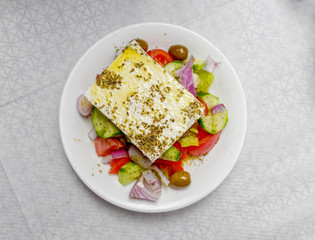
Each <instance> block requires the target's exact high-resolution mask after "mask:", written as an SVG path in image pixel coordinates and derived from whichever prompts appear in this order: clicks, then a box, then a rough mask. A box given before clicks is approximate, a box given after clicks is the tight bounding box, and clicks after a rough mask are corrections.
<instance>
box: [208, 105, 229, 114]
mask: <svg viewBox="0 0 315 240" xmlns="http://www.w3.org/2000/svg"><path fill="white" fill-rule="evenodd" d="M225 110H226V107H225V106H224V105H223V104H222V103H220V104H217V105H215V106H214V107H212V108H211V113H212V114H216V113H219V112H223V111H225Z"/></svg>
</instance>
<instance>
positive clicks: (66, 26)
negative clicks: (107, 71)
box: [0, 0, 315, 240]
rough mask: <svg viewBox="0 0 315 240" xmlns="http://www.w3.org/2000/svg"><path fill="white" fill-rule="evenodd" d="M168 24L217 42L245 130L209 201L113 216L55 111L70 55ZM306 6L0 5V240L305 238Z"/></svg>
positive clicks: (310, 12)
mask: <svg viewBox="0 0 315 240" xmlns="http://www.w3.org/2000/svg"><path fill="white" fill-rule="evenodd" d="M141 22H167V23H173V24H177V25H180V26H184V27H186V28H188V29H191V30H193V31H195V32H197V33H199V34H201V35H203V36H204V37H206V38H207V39H209V40H210V41H211V42H212V43H213V44H214V45H216V46H217V47H218V48H219V49H220V50H221V51H222V52H223V53H224V54H225V55H226V56H227V57H228V58H229V60H230V61H231V63H232V65H233V66H234V67H235V69H236V71H237V73H238V75H239V77H240V80H241V82H242V85H243V88H244V92H245V95H246V100H247V107H248V130H247V135H246V140H245V144H244V148H243V150H242V153H241V155H240V158H239V160H238V162H237V164H236V166H235V167H234V169H233V171H232V172H231V174H230V175H229V176H228V178H227V179H226V180H225V181H224V183H223V184H221V185H220V186H219V187H218V188H217V189H216V190H215V191H214V192H213V193H212V194H210V195H209V196H207V197H206V198H204V199H203V200H201V201H200V202H198V203H196V204H194V205H192V206H189V207H187V208H184V209H181V210H178V211H174V212H170V213H163V214H140V213H134V212H130V211H127V210H123V209H120V208H118V207H115V206H113V205H111V204H109V203H107V202H106V201H104V200H102V199H100V198H99V197H97V196H96V195H95V194H94V193H92V192H91V191H90V190H89V189H88V188H87V187H86V186H85V185H84V184H83V183H82V182H81V181H80V180H79V178H78V177H77V176H76V174H75V173H74V171H73V170H72V168H71V166H70V164H69V163H68V161H67V158H66V156H65V153H64V151H63V148H62V145H61V141H60V137H59V130H58V110H59V109H58V108H59V101H60V96H61V92H62V89H63V86H64V84H65V82H66V79H67V76H68V75H69V73H70V71H71V69H72V67H73V66H74V64H75V63H76V62H77V61H78V59H79V58H80V56H81V55H82V54H83V53H84V52H85V51H86V50H87V49H88V48H89V47H90V46H91V45H92V44H93V43H95V42H96V41H97V40H99V39H100V38H101V37H103V36H105V35H106V34H108V33H110V32H111V31H113V30H116V29H118V28H120V27H123V26H126V25H130V24H134V23H141ZM314 76H315V1H313V0H266V1H265V0H264V1H263V0H261V1H254V0H246V1H245V0H244V1H243V0H234V1H232V0H212V1H166V0H159V1H145V0H142V1H113V0H106V1H96V0H91V1H87V0H80V1H75V0H70V1H37V0H26V1H10V0H0V110H1V117H0V136H1V137H0V146H1V147H0V163H1V165H0V179H1V181H0V194H1V201H0V209H1V214H0V239H77V240H79V239H138V240H140V239H183V240H184V239H315V164H314V159H315V134H314V133H315V107H314V105H315V94H314V91H315V81H314Z"/></svg>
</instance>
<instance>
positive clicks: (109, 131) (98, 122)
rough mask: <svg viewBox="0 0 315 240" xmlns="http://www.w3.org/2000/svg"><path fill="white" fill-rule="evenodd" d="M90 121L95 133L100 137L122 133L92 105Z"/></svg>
mask: <svg viewBox="0 0 315 240" xmlns="http://www.w3.org/2000/svg"><path fill="white" fill-rule="evenodd" d="M91 118H92V122H93V125H94V128H95V131H96V133H97V135H98V136H99V137H101V138H109V137H113V136H117V135H120V134H121V135H122V132H121V131H120V130H119V128H118V127H116V125H115V124H114V123H112V122H111V121H110V120H109V119H108V118H107V117H106V116H105V115H104V114H103V113H102V112H101V111H100V110H98V109H97V108H96V107H93V109H92V113H91Z"/></svg>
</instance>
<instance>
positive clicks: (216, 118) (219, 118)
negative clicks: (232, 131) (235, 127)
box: [198, 109, 228, 134]
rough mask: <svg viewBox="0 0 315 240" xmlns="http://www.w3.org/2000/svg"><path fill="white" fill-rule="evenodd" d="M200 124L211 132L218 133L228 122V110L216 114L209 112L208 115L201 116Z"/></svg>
mask: <svg viewBox="0 0 315 240" xmlns="http://www.w3.org/2000/svg"><path fill="white" fill-rule="evenodd" d="M198 122H199V125H200V127H202V128H203V129H204V130H206V131H207V132H208V133H210V134H216V133H217V132H220V131H221V130H222V129H223V128H225V126H226V124H227V122H228V110H227V109H226V110H225V111H223V112H219V113H216V114H211V113H209V114H208V115H207V116H204V117H201V118H200V119H199V120H198Z"/></svg>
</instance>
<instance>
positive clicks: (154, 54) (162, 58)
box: [147, 49, 174, 67]
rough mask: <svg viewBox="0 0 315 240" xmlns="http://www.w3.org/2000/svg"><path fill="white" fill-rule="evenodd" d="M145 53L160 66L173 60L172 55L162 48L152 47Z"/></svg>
mask: <svg viewBox="0 0 315 240" xmlns="http://www.w3.org/2000/svg"><path fill="white" fill-rule="evenodd" d="M147 53H148V55H149V56H150V57H151V58H153V60H154V61H156V62H157V63H159V64H160V65H161V66H162V67H164V66H165V65H166V64H167V63H170V62H173V61H174V59H173V58H172V56H171V55H169V54H168V53H167V52H165V51H164V50H162V49H152V50H150V51H148V52H147Z"/></svg>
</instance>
